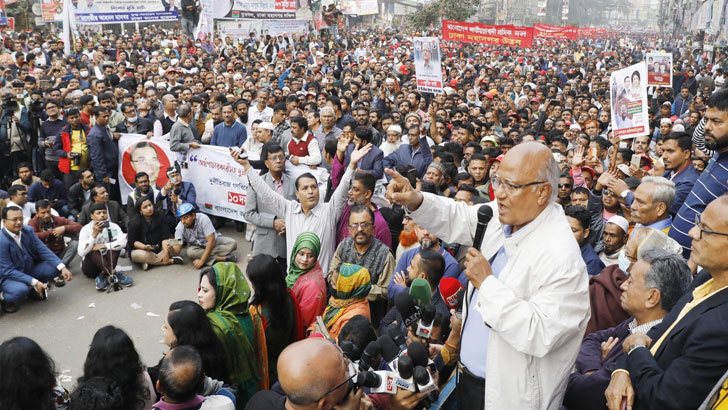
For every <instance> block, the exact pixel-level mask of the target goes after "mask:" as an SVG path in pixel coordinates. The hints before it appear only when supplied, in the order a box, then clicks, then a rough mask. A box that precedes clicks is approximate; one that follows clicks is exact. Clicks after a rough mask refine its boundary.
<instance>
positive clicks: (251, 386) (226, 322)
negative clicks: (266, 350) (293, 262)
mask: <svg viewBox="0 0 728 410" xmlns="http://www.w3.org/2000/svg"><path fill="white" fill-rule="evenodd" d="M197 297H198V300H199V303H200V306H202V308H203V309H205V311H206V312H207V318H208V319H209V320H210V324H211V325H212V330H213V331H214V332H215V336H217V338H218V339H219V340H220V343H221V344H222V348H223V352H224V356H225V361H226V363H227V369H228V371H229V372H230V375H229V380H230V381H231V382H232V385H233V386H234V387H235V388H236V389H237V406H236V407H237V408H238V409H242V408H244V407H245V404H246V403H247V402H248V400H249V399H250V397H251V396H252V395H253V394H255V392H256V391H257V390H258V380H259V373H258V360H257V359H258V357H259V356H258V355H257V353H258V352H257V351H256V350H257V349H255V348H254V341H256V340H257V339H258V337H259V333H260V332H262V329H263V327H262V325H261V324H260V323H255V321H254V320H253V319H252V318H251V316H250V314H249V312H248V299H249V298H250V286H249V285H248V280H247V279H246V278H245V276H244V275H243V272H242V271H241V270H240V268H239V267H238V266H237V265H236V264H235V263H233V262H221V263H217V264H215V265H214V266H212V267H210V268H207V269H205V270H203V271H202V273H201V276H200V289H199V291H198V293H197Z"/></svg>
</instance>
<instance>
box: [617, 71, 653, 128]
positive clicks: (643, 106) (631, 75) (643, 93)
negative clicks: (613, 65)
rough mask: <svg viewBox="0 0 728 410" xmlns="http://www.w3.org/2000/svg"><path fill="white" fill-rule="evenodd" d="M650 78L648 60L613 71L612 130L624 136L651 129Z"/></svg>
mask: <svg viewBox="0 0 728 410" xmlns="http://www.w3.org/2000/svg"><path fill="white" fill-rule="evenodd" d="M646 79H647V64H645V62H644V61H643V62H641V63H638V64H635V65H632V66H629V67H627V68H623V69H621V70H618V71H615V72H613V73H612V76H611V77H610V79H609V84H610V90H609V91H610V101H611V108H612V132H613V133H614V135H615V136H617V137H620V138H621V139H629V138H634V137H638V136H640V135H647V134H649V132H650V126H649V118H648V112H647V81H646Z"/></svg>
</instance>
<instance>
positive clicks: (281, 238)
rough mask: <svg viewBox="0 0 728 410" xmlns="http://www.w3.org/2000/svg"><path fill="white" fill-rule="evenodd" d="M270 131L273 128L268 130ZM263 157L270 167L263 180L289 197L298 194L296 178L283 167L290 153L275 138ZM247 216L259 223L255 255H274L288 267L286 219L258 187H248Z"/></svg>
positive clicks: (251, 220) (256, 226)
mask: <svg viewBox="0 0 728 410" xmlns="http://www.w3.org/2000/svg"><path fill="white" fill-rule="evenodd" d="M266 131H267V132H268V133H269V134H270V131H269V130H266ZM261 159H262V160H263V162H264V163H265V166H266V168H268V173H266V174H264V175H263V176H262V179H263V182H265V184H266V185H268V186H269V187H270V188H271V189H273V190H274V191H276V193H278V194H279V195H282V196H283V197H284V198H285V199H287V200H294V199H295V198H296V187H295V184H294V181H293V180H292V179H291V177H289V176H288V175H286V174H285V173H284V172H283V171H284V169H285V161H286V154H285V153H284V152H283V148H282V147H281V146H280V145H278V144H277V143H275V142H269V143H266V144H264V145H263V151H262V154H261ZM245 220H246V221H248V223H250V224H252V225H254V226H255V235H254V237H253V256H257V255H261V254H263V255H270V256H271V257H273V258H275V259H276V261H277V262H278V263H279V264H280V265H281V266H282V267H283V268H284V269H285V267H286V258H287V257H288V253H287V252H286V221H285V219H283V218H279V217H277V216H276V214H275V212H274V211H273V209H271V208H270V207H268V206H267V205H265V204H264V203H263V202H262V201H261V200H259V198H258V194H257V193H256V192H255V190H253V189H250V190H248V196H247V198H246V201H245Z"/></svg>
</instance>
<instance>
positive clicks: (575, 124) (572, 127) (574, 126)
mask: <svg viewBox="0 0 728 410" xmlns="http://www.w3.org/2000/svg"><path fill="white" fill-rule="evenodd" d="M569 129H570V130H577V131H581V127H580V126H579V124H577V123H573V124H571V125H570V126H569Z"/></svg>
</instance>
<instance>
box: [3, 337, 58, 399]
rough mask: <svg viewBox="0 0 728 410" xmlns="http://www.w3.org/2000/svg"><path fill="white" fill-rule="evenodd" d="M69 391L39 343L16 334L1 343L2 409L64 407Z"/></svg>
mask: <svg viewBox="0 0 728 410" xmlns="http://www.w3.org/2000/svg"><path fill="white" fill-rule="evenodd" d="M67 405H68V392H67V391H66V390H65V389H64V388H63V387H62V386H61V383H60V382H59V381H58V379H56V374H55V364H54V363H53V360H51V358H50V357H48V355H47V354H46V352H44V351H43V349H41V347H40V346H38V343H36V342H34V341H33V340H32V339H29V338H27V337H14V338H12V339H10V340H7V341H5V342H4V343H3V344H1V345H0V409H3V410H53V409H65V408H66V406H67Z"/></svg>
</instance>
